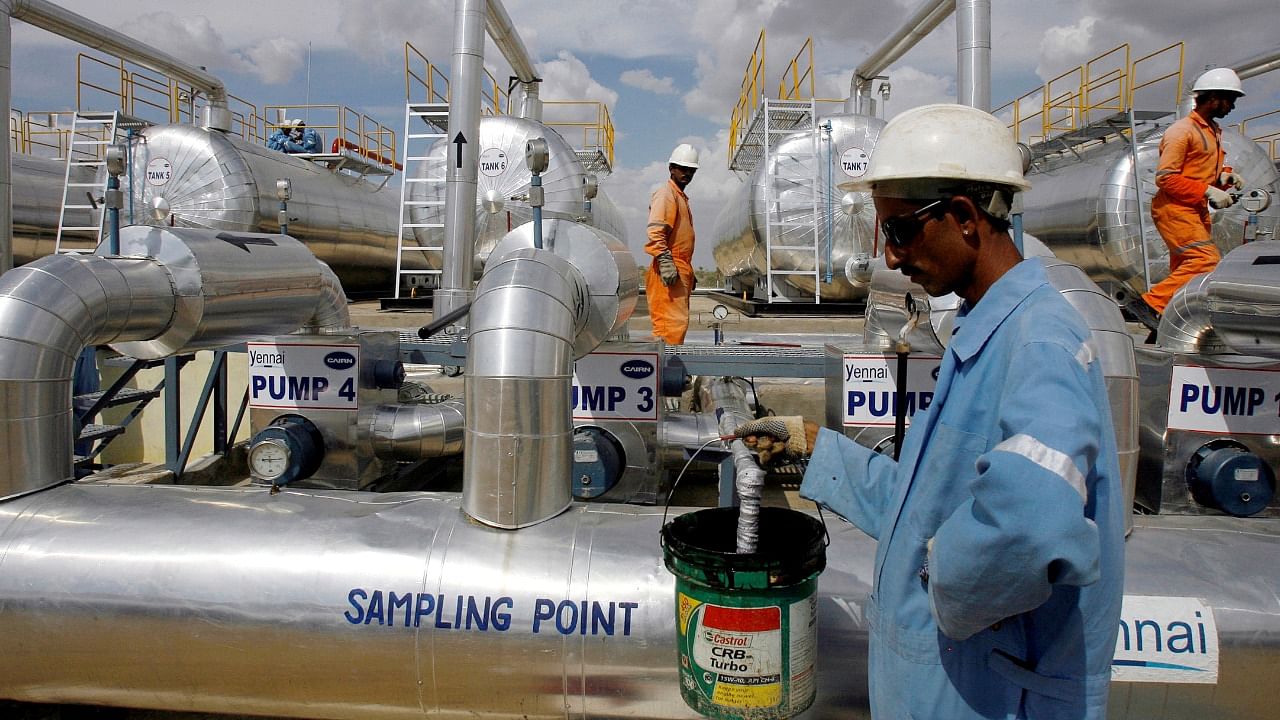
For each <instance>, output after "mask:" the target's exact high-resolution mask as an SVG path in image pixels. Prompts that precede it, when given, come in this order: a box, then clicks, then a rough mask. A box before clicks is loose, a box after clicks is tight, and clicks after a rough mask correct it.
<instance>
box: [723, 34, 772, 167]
mask: <svg viewBox="0 0 1280 720" xmlns="http://www.w3.org/2000/svg"><path fill="white" fill-rule="evenodd" d="M764 45H765V37H764V29H763V28H762V29H761V30H760V35H759V37H757V38H756V46H755V48H754V49H753V50H752V51H751V59H749V60H748V61H747V70H746V72H745V73H744V74H743V76H742V87H741V88H740V89H739V91H738V104H737V105H735V106H734V107H733V112H732V113H731V114H730V116H729V157H730V158H731V159H732V158H733V156H734V154H735V152H736V151H737V149H738V145H739V143H741V142H742V140H743V139H744V138H745V137H746V134H747V128H748V127H749V126H750V124H751V118H752V117H754V116H755V113H756V108H758V107H759V106H760V101H761V100H762V99H763V98H764ZM731 161H732V160H731Z"/></svg>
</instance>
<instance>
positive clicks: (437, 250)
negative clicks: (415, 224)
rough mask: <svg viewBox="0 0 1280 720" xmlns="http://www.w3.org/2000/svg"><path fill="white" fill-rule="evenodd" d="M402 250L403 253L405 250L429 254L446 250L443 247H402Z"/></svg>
mask: <svg viewBox="0 0 1280 720" xmlns="http://www.w3.org/2000/svg"><path fill="white" fill-rule="evenodd" d="M400 249H401V250H402V251H403V250H424V251H427V252H433V251H434V252H440V251H441V250H444V246H443V245H402V246H400Z"/></svg>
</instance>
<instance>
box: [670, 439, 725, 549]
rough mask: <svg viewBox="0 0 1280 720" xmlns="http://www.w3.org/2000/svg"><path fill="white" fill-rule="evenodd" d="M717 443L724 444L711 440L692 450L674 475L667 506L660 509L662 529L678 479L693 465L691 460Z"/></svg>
mask: <svg viewBox="0 0 1280 720" xmlns="http://www.w3.org/2000/svg"><path fill="white" fill-rule="evenodd" d="M717 442H724V441H723V440H721V439H720V438H713V439H711V440H708V441H706V442H705V443H703V444H702V447H700V448H698V449H697V450H694V451H693V454H692V455H690V456H689V459H688V460H687V461H686V462H685V464H684V467H682V468H680V472H679V473H677V474H676V479H675V480H674V481H672V483H671V489H670V490H668V491H667V504H666V505H664V506H663V508H662V527H666V526H667V510H670V509H671V498H672V497H673V496H675V494H676V486H677V485H679V484H680V478H683V477H684V473H685V471H686V470H688V469H689V466H690V465H692V464H693V460H694V458H696V457H698V453H700V452H702V451H703V450H706V449H707V447H708V446H710V445H711V443H717Z"/></svg>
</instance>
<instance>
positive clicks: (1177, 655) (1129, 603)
mask: <svg viewBox="0 0 1280 720" xmlns="http://www.w3.org/2000/svg"><path fill="white" fill-rule="evenodd" d="M1111 679H1112V680H1113V681H1117V682H1154V683H1199V684H1215V683H1217V682H1218V627H1217V625H1215V624H1214V622H1213V608H1211V607H1209V606H1208V605H1206V604H1205V603H1204V601H1203V600H1200V599H1199V598H1189V597H1158V596H1147V595H1125V596H1124V605H1123V608H1122V609H1121V611H1120V630H1119V634H1118V635H1117V637H1116V654H1115V657H1114V659H1112V661H1111Z"/></svg>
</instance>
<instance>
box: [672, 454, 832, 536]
mask: <svg viewBox="0 0 1280 720" xmlns="http://www.w3.org/2000/svg"><path fill="white" fill-rule="evenodd" d="M717 442H725V440H724V438H713V439H711V440H708V441H706V442H705V443H703V444H702V447H699V448H698V449H697V450H694V451H693V453H692V454H690V455H689V459H688V460H686V461H685V463H684V467H682V468H680V472H679V473H677V474H676V479H675V480H673V481H672V482H671V489H670V490H668V491H667V501H666V502H665V503H663V505H662V524H661V525H659V526H658V542H659V543H660V544H661V545H662V547H663V548H665V547H666V546H667V544H666V543H667V541H666V538H664V537H663V535H662V529H663V528H665V527H666V526H667V512H668V511H669V510H671V498H672V497H674V496H675V494H676V486H678V485H679V484H680V479H681V478H683V477H684V474H685V471H687V470H688V469H689V466H690V465H692V464H693V461H694V459H695V458H697V457H698V453H700V452H702V451H703V450H706V449H707V448H708V447H710V446H711V444H712V443H717ZM796 464H798V465H799V466H800V474H801V475H802V476H803V475H804V473H805V472H807V471H808V470H809V461H808V460H807V459H806V458H798V459H797V460H796ZM814 506H816V507H817V508H818V520H819V521H820V522H821V523H822V547H824V548H828V547H831V533H830V532H829V531H828V530H827V516H826V514H824V513H823V512H822V503H814Z"/></svg>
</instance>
